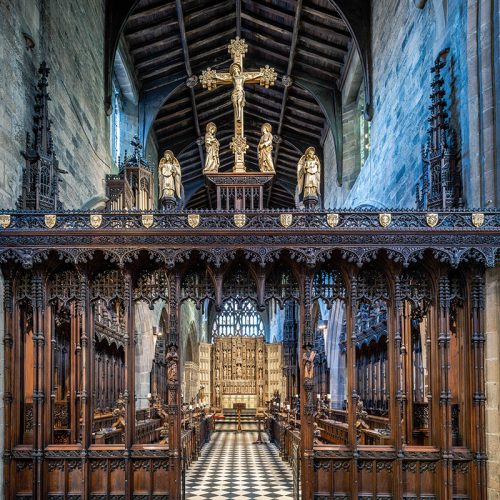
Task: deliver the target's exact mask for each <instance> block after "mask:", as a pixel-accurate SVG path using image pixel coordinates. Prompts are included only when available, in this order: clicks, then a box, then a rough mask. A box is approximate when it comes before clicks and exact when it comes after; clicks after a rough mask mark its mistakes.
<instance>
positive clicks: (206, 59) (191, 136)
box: [124, 0, 352, 208]
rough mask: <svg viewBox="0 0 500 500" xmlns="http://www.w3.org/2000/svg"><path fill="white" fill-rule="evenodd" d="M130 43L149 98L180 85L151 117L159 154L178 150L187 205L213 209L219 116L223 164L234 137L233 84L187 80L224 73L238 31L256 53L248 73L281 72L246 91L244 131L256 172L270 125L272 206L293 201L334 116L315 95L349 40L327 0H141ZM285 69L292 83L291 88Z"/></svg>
mask: <svg viewBox="0 0 500 500" xmlns="http://www.w3.org/2000/svg"><path fill="white" fill-rule="evenodd" d="M124 35H125V39H126V41H127V43H128V47H129V51H130V54H131V55H132V57H133V60H134V63H135V68H136V76H137V79H138V81H139V83H140V85H141V87H142V94H143V95H144V94H146V93H148V92H157V91H158V90H159V89H161V88H162V87H164V86H166V85H167V84H168V83H169V82H172V81H175V80H178V81H179V82H180V83H181V84H180V85H179V87H178V88H177V90H176V91H175V92H173V93H172V94H171V95H170V96H169V98H168V99H167V100H166V101H165V102H164V103H163V105H162V106H161V108H160V109H159V111H158V114H157V117H156V120H155V122H154V132H155V134H156V138H157V141H158V145H159V149H160V152H163V151H164V150H165V149H171V150H173V151H174V153H175V154H176V155H177V156H178V159H179V161H180V163H181V167H182V173H183V183H184V187H185V191H186V193H187V194H188V197H189V201H188V206H189V207H193V208H194V207H200V208H201V207H203V208H207V207H209V206H210V203H211V200H209V199H208V196H207V189H206V188H205V185H204V179H203V175H202V169H203V166H202V158H203V155H204V150H203V146H202V144H201V141H200V140H199V139H200V137H203V136H204V133H205V127H206V124H207V123H208V122H209V121H214V122H215V123H216V125H217V128H218V132H217V137H218V139H219V141H220V143H221V150H220V151H221V154H220V157H221V170H222V171H224V170H230V169H231V168H232V162H233V156H232V154H231V152H230V150H229V142H230V138H231V137H232V134H233V111H232V105H231V101H230V92H231V89H230V87H222V88H218V89H216V90H213V91H208V90H204V89H203V88H202V87H201V84H199V83H198V84H197V85H196V86H195V87H194V88H190V87H189V86H188V85H186V81H187V79H188V78H189V77H191V76H192V75H200V73H201V72H202V70H203V69H206V68H207V67H209V66H210V67H212V68H216V69H219V70H227V68H228V67H229V64H230V63H231V60H230V56H229V54H228V51H227V45H228V43H229V42H230V40H231V39H232V38H235V37H236V36H237V35H239V36H241V37H242V38H244V39H245V40H246V41H247V43H248V45H249V50H248V53H247V56H246V58H245V61H244V65H245V68H246V69H257V68H259V67H261V66H263V65H265V64H269V65H270V66H273V67H274V68H275V69H276V71H277V72H278V81H277V82H276V84H275V85H274V87H271V88H269V89H264V88H262V87H260V86H257V85H251V86H248V87H247V88H246V101H247V103H246V107H245V129H246V135H247V139H248V141H249V144H250V149H249V151H248V154H247V156H246V163H247V168H248V169H249V170H258V162H257V154H256V148H257V143H258V141H259V138H260V127H261V125H262V124H263V123H264V122H266V121H267V122H269V123H271V125H272V126H273V134H275V135H276V139H277V142H276V143H275V146H274V153H275V166H276V169H277V176H276V181H275V183H274V185H273V187H272V190H271V191H270V192H269V193H268V201H269V206H272V207H291V206H293V194H294V191H295V183H296V165H297V161H298V159H299V158H300V155H301V154H302V152H303V151H304V150H305V148H306V147H307V146H311V145H312V146H315V147H316V148H317V151H318V152H319V153H320V155H321V154H322V151H321V138H322V136H323V134H324V133H325V131H326V129H327V128H328V127H331V126H332V120H331V117H330V119H327V117H326V115H325V113H324V108H322V107H321V106H320V104H319V102H320V100H318V99H317V96H318V95H319V94H323V95H325V92H326V95H329V94H328V92H331V91H332V90H333V89H334V88H335V87H336V85H337V82H338V81H339V79H341V77H342V71H343V68H344V63H345V60H346V58H347V55H348V53H349V51H350V50H351V48H352V38H351V35H350V33H349V30H348V29H347V26H346V24H345V23H344V21H343V19H342V16H341V15H339V13H338V12H337V10H336V9H335V8H334V6H333V5H332V3H331V2H330V1H329V0H219V1H217V0H170V1H165V0H140V1H139V2H138V3H137V5H136V6H135V8H134V10H133V11H132V13H131V15H130V16H129V17H128V20H127V23H126V25H125V28H124ZM284 75H291V77H292V85H291V86H285V85H284V84H283V81H282V77H283V76H284Z"/></svg>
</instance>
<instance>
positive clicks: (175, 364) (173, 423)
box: [167, 273, 182, 500]
mask: <svg viewBox="0 0 500 500" xmlns="http://www.w3.org/2000/svg"><path fill="white" fill-rule="evenodd" d="M179 298H180V276H179V274H178V273H172V274H171V276H170V284H169V296H168V305H169V311H168V320H169V327H168V343H167V345H168V347H167V350H168V352H167V366H168V375H167V379H168V406H167V411H168V415H169V434H168V447H169V469H168V474H169V487H170V497H169V498H171V499H172V500H180V498H181V494H182V484H181V483H182V478H181V474H182V449H181V437H182V436H181V433H182V426H181V420H182V415H181V393H180V385H181V380H180V377H181V373H180V359H179V358H180V339H179V308H180V303H179Z"/></svg>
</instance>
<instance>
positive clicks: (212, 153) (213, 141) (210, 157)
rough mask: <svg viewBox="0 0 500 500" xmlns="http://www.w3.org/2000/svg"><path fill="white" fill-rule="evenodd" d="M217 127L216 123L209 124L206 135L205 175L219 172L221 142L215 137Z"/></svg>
mask: <svg viewBox="0 0 500 500" xmlns="http://www.w3.org/2000/svg"><path fill="white" fill-rule="evenodd" d="M216 132H217V126H216V125H215V123H214V122H210V123H208V124H207V131H206V133H205V153H206V157H205V168H204V169H203V173H208V172H218V171H219V166H220V161H219V141H218V140H217V138H216V137H215V133H216Z"/></svg>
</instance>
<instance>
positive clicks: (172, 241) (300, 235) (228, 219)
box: [0, 210, 500, 268]
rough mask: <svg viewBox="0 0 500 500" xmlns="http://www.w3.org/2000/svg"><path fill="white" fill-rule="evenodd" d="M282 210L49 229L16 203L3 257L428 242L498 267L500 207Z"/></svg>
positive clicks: (130, 257)
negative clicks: (477, 221)
mask: <svg viewBox="0 0 500 500" xmlns="http://www.w3.org/2000/svg"><path fill="white" fill-rule="evenodd" d="M192 213H196V214H199V215H200V224H199V225H198V226H197V227H196V228H192V227H191V226H189V224H188V220H187V219H188V217H187V216H188V214H192ZM282 213H283V212H282V211H279V210H275V211H272V210H270V211H263V212H260V211H259V212H254V211H248V212H246V216H247V223H246V224H245V226H244V227H242V228H236V227H235V225H234V222H233V215H234V213H232V212H215V211H196V212H171V213H166V212H155V213H153V217H154V223H153V225H152V226H151V227H150V228H145V227H144V226H143V224H142V213H141V212H137V213H130V212H123V213H103V220H102V224H101V226H100V227H99V228H97V229H96V228H93V227H92V226H91V225H90V212H81V211H74V212H68V211H64V212H60V213H58V214H57V223H56V225H55V226H54V227H53V228H50V229H49V228H47V227H46V225H45V222H44V215H45V214H44V213H39V212H22V211H12V212H9V215H10V216H11V217H10V219H11V223H10V225H9V226H8V227H7V228H4V229H0V242H1V246H0V263H1V262H7V261H10V262H16V263H20V264H21V265H22V266H23V267H25V268H31V267H33V265H35V264H38V263H41V262H42V261H44V260H45V259H47V258H48V255H49V253H50V252H51V251H55V252H57V253H58V256H59V258H60V259H61V260H64V261H66V262H70V263H73V264H82V263H85V262H88V261H89V260H91V259H92V258H94V255H95V252H96V251H102V252H103V253H104V256H105V257H106V258H107V259H108V260H109V261H110V262H112V263H115V264H116V265H117V266H118V267H123V266H125V265H126V264H128V263H132V262H133V261H134V260H136V259H137V258H138V255H139V253H140V252H141V251H143V250H144V251H146V252H149V255H150V258H151V259H152V260H155V261H157V262H161V263H163V264H165V265H166V266H167V267H169V268H171V267H173V266H175V265H176V264H177V263H181V262H184V261H186V260H187V259H188V258H189V256H190V252H192V251H193V250H197V251H199V252H200V253H201V256H202V257H203V258H205V259H206V260H207V261H208V262H209V263H212V264H214V265H215V266H217V267H218V266H220V265H222V264H224V263H226V262H228V261H229V260H231V259H233V258H234V256H235V253H236V251H237V250H241V251H243V252H244V253H245V255H246V256H247V258H249V259H250V260H252V261H254V262H256V263H259V264H260V265H262V266H264V265H266V264H267V263H268V262H271V261H272V260H274V259H276V257H277V256H278V254H281V253H282V252H283V251H286V252H288V254H289V255H290V256H291V257H292V258H293V259H294V260H296V261H297V262H299V263H303V264H306V265H309V266H314V265H316V264H317V263H320V262H324V261H325V260H327V259H328V258H330V256H331V254H332V253H333V252H334V251H339V252H340V253H341V255H342V256H343V258H344V259H346V260H347V261H350V262H354V263H356V264H357V265H359V266H361V265H363V264H365V263H367V262H369V261H370V260H373V259H374V258H376V257H377V255H378V254H380V252H381V251H384V252H385V253H386V255H387V256H388V257H389V258H390V259H392V260H394V261H396V262H401V263H402V264H403V265H404V266H408V265H409V264H410V263H412V262H415V261H417V260H420V259H422V258H423V254H424V251H425V250H430V251H431V252H432V253H433V255H434V257H435V258H436V260H438V261H442V262H446V263H448V264H450V265H451V266H454V267H456V266H457V265H459V264H460V263H462V262H468V261H474V262H478V263H480V264H483V265H485V266H487V267H494V266H495V264H496V262H497V260H498V259H500V212H493V211H489V212H485V213H484V214H485V216H484V223H483V225H482V226H480V227H475V226H474V224H473V222H472V212H464V211H454V212H441V213H439V222H438V224H437V225H436V226H434V227H432V228H431V227H429V226H428V225H427V222H426V217H425V215H426V213H425V212H417V211H405V212H403V211H397V212H392V214H391V215H392V218H391V219H392V222H391V224H390V226H387V227H382V226H381V225H380V223H379V214H378V213H377V212H366V211H361V212H340V213H339V223H338V225H336V226H335V227H331V226H330V225H328V222H327V215H328V214H327V212H317V211H314V212H307V213H305V212H298V211H297V212H294V213H293V224H292V225H291V226H289V227H287V228H284V227H283V226H282V225H281V223H280V214H282ZM287 213H289V212H287Z"/></svg>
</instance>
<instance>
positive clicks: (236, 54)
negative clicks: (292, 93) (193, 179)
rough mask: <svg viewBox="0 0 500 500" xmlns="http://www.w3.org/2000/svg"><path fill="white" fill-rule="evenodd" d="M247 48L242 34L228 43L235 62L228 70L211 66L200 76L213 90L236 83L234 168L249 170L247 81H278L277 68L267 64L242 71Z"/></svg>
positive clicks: (241, 170)
mask: <svg viewBox="0 0 500 500" xmlns="http://www.w3.org/2000/svg"><path fill="white" fill-rule="evenodd" d="M247 50H248V45H247V44H246V42H245V40H243V39H242V38H239V37H236V38H235V39H234V40H231V43H230V44H229V45H228V52H229V53H230V54H231V57H232V59H233V63H232V64H231V66H230V67H229V72H228V73H218V72H217V71H216V70H214V69H211V68H208V69H206V70H204V71H203V72H202V74H201V76H200V82H201V84H202V85H203V88H206V89H208V90H213V89H215V88H216V87H218V86H219V85H233V91H232V92H231V102H232V103H233V109H234V137H233V139H232V141H231V143H230V145H229V147H230V148H231V151H232V152H233V154H234V167H233V172H246V169H245V154H246V151H247V149H248V145H247V139H246V137H245V133H244V127H243V109H244V107H245V88H244V85H245V83H256V84H260V85H262V86H263V87H265V88H269V86H270V85H274V82H275V81H276V77H277V74H276V71H274V68H270V67H269V66H268V65H266V66H265V67H264V68H260V71H243V58H244V57H245V54H246V52H247Z"/></svg>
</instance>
